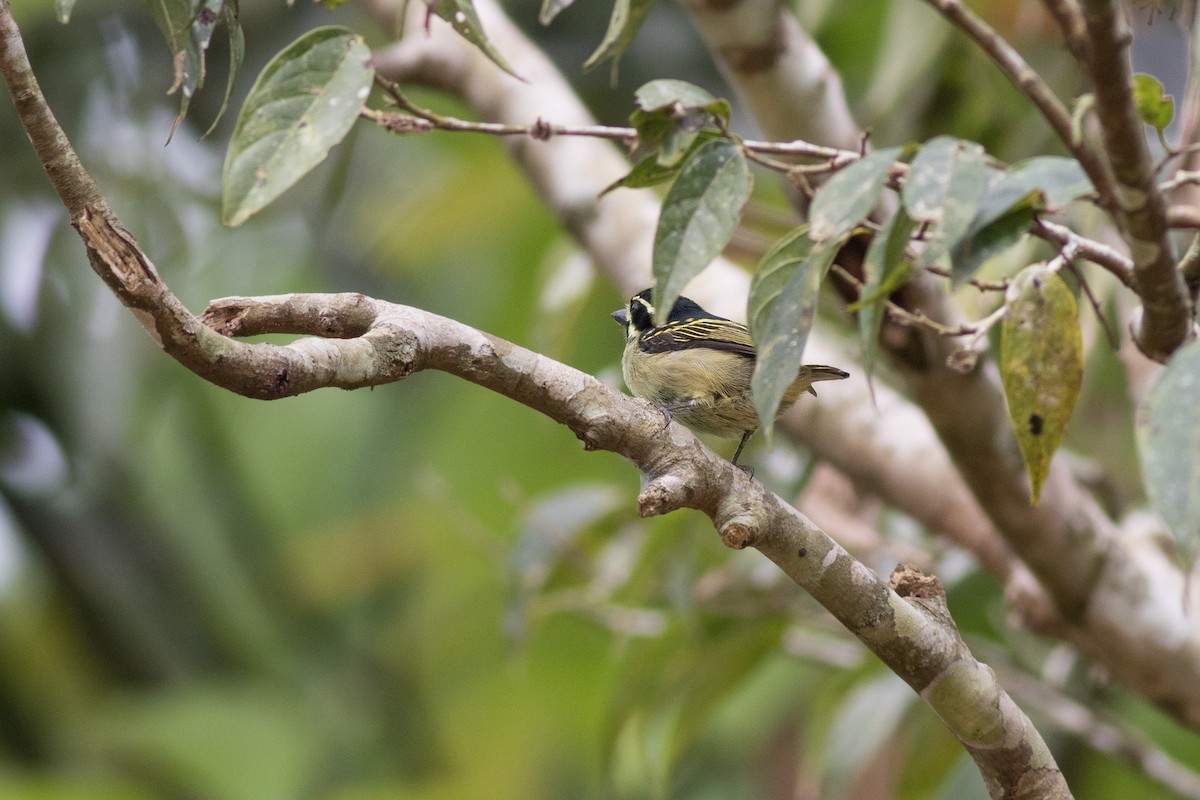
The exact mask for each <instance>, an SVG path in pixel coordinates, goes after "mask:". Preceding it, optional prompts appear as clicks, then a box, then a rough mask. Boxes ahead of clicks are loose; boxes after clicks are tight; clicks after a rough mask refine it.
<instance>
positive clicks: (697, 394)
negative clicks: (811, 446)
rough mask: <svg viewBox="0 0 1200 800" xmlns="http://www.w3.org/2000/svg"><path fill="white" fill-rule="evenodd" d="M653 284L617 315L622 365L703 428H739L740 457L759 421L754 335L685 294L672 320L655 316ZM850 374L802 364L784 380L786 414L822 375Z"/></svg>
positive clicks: (660, 401)
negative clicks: (658, 321)
mask: <svg viewBox="0 0 1200 800" xmlns="http://www.w3.org/2000/svg"><path fill="white" fill-rule="evenodd" d="M651 303H652V299H651V290H650V289H646V290H645V291H643V292H639V293H638V294H636V295H634V296H633V297H632V298H630V300H629V304H628V305H627V306H625V308H621V309H618V310H616V311H614V312H613V313H612V318H613V319H615V320H616V321H617V322H619V323H620V324H621V325H623V326H625V352H624V353H623V354H622V355H621V371H622V373H623V374H624V376H625V383H626V385H628V386H629V388H630V390H631V391H632V392H633V393H634V395H636V396H637V397H642V398H645V399H646V400H649V401H650V402H651V403H654V404H655V405H656V406H659V407H660V408H662V409H663V411H664V412H666V414H667V416H668V417H671V416H673V417H675V418H676V419H678V420H679V421H680V422H682V423H683V424H684V425H687V426H688V427H689V428H691V429H692V430H694V431H696V432H698V433H711V434H715V435H717V436H726V437H732V436H741V437H742V440H741V442H739V443H738V446H737V451H736V452H735V453H734V454H733V463H734V464H735V465H736V464H737V461H738V457H739V456H740V455H741V454H742V448H744V447H745V446H746V440H748V439H749V438H750V434H752V433H754V431H756V430H757V429H758V427H759V419H758V414H757V413H755V411H754V400H753V399H752V398H751V396H750V378H751V377H752V376H753V375H754V358H755V352H754V342H753V341H751V339H750V330H749V329H748V328H747V327H746V326H745V325H742V324H741V323H738V322H734V321H733V320H728V319H725V318H724V317H718V316H716V315H715V314H710V313H709V312H707V311H705V310H704V309H703V308H701V307H700V306H698V305H697V304H696V303H695V302H693V301H691V300H689V299H688V298H686V297H680V298H679V299H678V300H676V301H675V305H674V306H673V307H672V308H671V313H670V315H669V316H668V317H667V321H666V322H665V323H664V324H662V325H655V324H654V306H653V305H651ZM847 377H849V375H848V374H847V373H846V372H843V371H842V370H840V369H837V368H836V367H823V366H815V365H805V366H802V367H801V368H800V374H799V375H797V376H796V380H794V381H793V382H792V384H791V385H790V386H789V387H788V388H787V391H786V392H785V393H784V395H783V402H782V403H780V406H779V413H780V414H782V413H783V412H784V411H787V409H788V408H790V407H791V405H792V403H794V402H796V398H798V397H799V396H800V395H801V393H803V392H806V391H807V392H809V393H810V394H812V395H813V396H814V397H815V396H816V394H817V393H816V391H815V390H814V389H813V387H812V385H813V384H814V383H816V382H817V381H835V380H841V379H842V378H847Z"/></svg>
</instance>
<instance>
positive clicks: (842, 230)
mask: <svg viewBox="0 0 1200 800" xmlns="http://www.w3.org/2000/svg"><path fill="white" fill-rule="evenodd" d="M903 149H904V148H901V147H889V148H888V149H886V150H879V151H877V152H874V153H871V154H870V155H868V156H864V157H862V158H860V159H859V160H858V161H855V162H854V163H853V164H851V165H850V166H848V167H846V168H844V169H842V170H839V171H838V172H837V174H835V175H834V176H833V177H832V178H830V179H829V180H828V181H827V182H826V183H825V185H824V186H822V187H821V188H820V189H819V190H817V195H816V197H814V198H813V202H812V207H811V209H810V210H809V214H808V232H809V236H810V237H812V239H813V240H814V241H818V242H821V241H824V240H826V239H833V238H837V237H839V236H842V235H844V234H847V233H849V232H850V231H851V230H852V229H853V228H854V226H855V225H857V224H858V223H860V222H862V221H863V220H864V219H865V218H866V217H867V215H868V214H870V213H871V211H872V210H873V209H874V208H875V206H876V205H877V204H878V203H879V197H880V195H882V194H883V187H884V185H885V184H886V183H887V179H888V171H889V170H890V169H891V166H892V164H893V163H895V161H896V159H897V158H898V157H899V156H900V153H901V152H902V151H903Z"/></svg>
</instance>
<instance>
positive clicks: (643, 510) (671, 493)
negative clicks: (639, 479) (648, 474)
mask: <svg viewBox="0 0 1200 800" xmlns="http://www.w3.org/2000/svg"><path fill="white" fill-rule="evenodd" d="M694 494H695V490H694V489H693V487H692V486H691V485H690V483H689V482H688V481H686V480H684V479H683V478H682V477H680V476H679V475H662V476H660V477H658V478H655V479H654V480H652V481H650V483H649V484H648V485H647V486H646V488H645V489H644V490H643V491H642V493H641V494H640V495H638V515H639V516H642V517H657V516H660V515H662V514H666V513H668V512H671V511H674V510H676V509H678V508H685V507H687V506H688V504H689V503H688V501H689V500H691V498H692V497H693V495H694Z"/></svg>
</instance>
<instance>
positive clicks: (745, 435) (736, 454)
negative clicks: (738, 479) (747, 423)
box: [732, 430, 754, 478]
mask: <svg viewBox="0 0 1200 800" xmlns="http://www.w3.org/2000/svg"><path fill="white" fill-rule="evenodd" d="M752 433H754V431H753V430H748V431H746V432H745V433H743V434H742V440H741V441H740V442H738V446H737V450H734V451H733V459H732V461H733V465H734V466H735V467H736V466H737V465H738V463H737V460H738V457H739V456H741V454H742V448H743V447H745V446H746V442H748V441H750V434H752ZM742 470H743V471H745V472H747V473H748V474H749V475H750V477H751V478H753V477H754V469H753V468H751V467H742Z"/></svg>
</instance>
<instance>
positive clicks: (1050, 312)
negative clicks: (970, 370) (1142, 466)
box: [1000, 264, 1083, 505]
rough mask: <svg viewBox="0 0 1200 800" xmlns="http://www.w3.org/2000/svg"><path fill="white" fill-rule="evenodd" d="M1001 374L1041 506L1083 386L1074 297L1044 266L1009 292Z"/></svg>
mask: <svg viewBox="0 0 1200 800" xmlns="http://www.w3.org/2000/svg"><path fill="white" fill-rule="evenodd" d="M1007 300H1008V316H1007V317H1006V318H1005V320H1004V322H1003V324H1002V326H1001V340H1000V341H1001V344H1000V374H1001V377H1002V378H1003V381H1004V394H1005V397H1007V399H1008V412H1009V415H1010V416H1011V418H1012V423H1013V429H1014V430H1015V432H1016V435H1017V443H1018V444H1019V445H1020V447H1021V455H1022V456H1023V457H1024V459H1025V467H1026V469H1027V471H1028V472H1029V484H1030V491H1031V502H1032V503H1033V504H1034V505H1036V504H1037V501H1038V495H1039V494H1040V493H1041V489H1042V483H1043V482H1044V481H1045V480H1046V475H1047V474H1048V473H1049V471H1050V459H1051V457H1052V456H1053V455H1054V451H1055V450H1057V449H1058V446H1059V444H1061V443H1062V439H1063V434H1064V433H1065V432H1066V428H1067V423H1068V422H1069V421H1070V420H1071V411H1072V410H1073V409H1074V408H1075V400H1076V398H1078V397H1079V388H1080V386H1081V385H1082V383H1083V339H1082V337H1081V336H1080V333H1079V317H1078V312H1077V308H1076V305H1075V296H1074V295H1073V294H1071V290H1070V289H1069V288H1067V285H1066V283H1064V282H1063V280H1062V278H1060V277H1059V276H1058V275H1057V274H1055V273H1054V272H1051V271H1050V270H1049V269H1047V268H1046V265H1045V264H1034V265H1032V266H1030V267H1026V268H1025V269H1024V270H1022V271H1021V273H1020V274H1019V275H1017V277H1016V278H1015V279H1014V280H1013V283H1012V285H1011V286H1010V287H1009V290H1008V296H1007Z"/></svg>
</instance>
